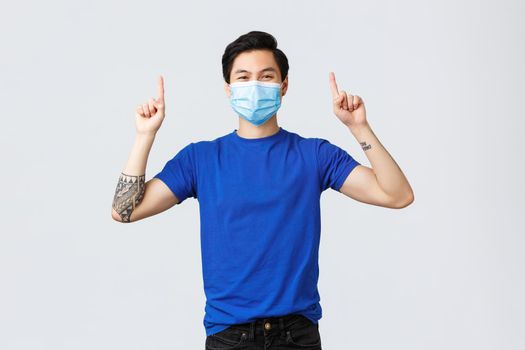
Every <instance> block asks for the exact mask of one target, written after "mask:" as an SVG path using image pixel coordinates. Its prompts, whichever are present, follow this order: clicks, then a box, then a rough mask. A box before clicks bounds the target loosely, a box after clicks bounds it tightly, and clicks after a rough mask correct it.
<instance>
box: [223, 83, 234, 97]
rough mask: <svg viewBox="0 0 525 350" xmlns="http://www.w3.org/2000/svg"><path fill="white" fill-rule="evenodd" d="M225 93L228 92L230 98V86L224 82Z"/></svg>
mask: <svg viewBox="0 0 525 350" xmlns="http://www.w3.org/2000/svg"><path fill="white" fill-rule="evenodd" d="M224 91H225V92H226V96H227V97H228V98H230V95H231V93H232V92H231V90H230V85H229V84H228V83H227V82H226V81H225V82H224Z"/></svg>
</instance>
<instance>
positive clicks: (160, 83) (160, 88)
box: [157, 75, 164, 100]
mask: <svg viewBox="0 0 525 350" xmlns="http://www.w3.org/2000/svg"><path fill="white" fill-rule="evenodd" d="M157 94H158V96H159V100H164V78H163V77H162V75H160V76H159V78H158V83H157Z"/></svg>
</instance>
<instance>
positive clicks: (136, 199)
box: [113, 173, 146, 222]
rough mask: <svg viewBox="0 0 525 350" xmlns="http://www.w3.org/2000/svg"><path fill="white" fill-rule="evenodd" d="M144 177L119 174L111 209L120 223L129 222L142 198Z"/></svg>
mask: <svg viewBox="0 0 525 350" xmlns="http://www.w3.org/2000/svg"><path fill="white" fill-rule="evenodd" d="M145 178H146V175H145V174H144V175H127V174H124V173H121V174H120V177H119V179H118V184H117V189H116V190H115V196H114V197H113V209H115V211H116V212H117V213H118V214H119V215H120V217H121V218H122V222H130V217H131V213H132V212H133V210H134V209H135V207H136V206H137V205H138V204H139V203H140V201H141V200H142V198H143V197H144V190H145Z"/></svg>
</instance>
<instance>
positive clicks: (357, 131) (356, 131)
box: [347, 122, 370, 138]
mask: <svg viewBox="0 0 525 350" xmlns="http://www.w3.org/2000/svg"><path fill="white" fill-rule="evenodd" d="M347 127H348V130H350V132H351V133H352V135H354V136H355V137H357V138H359V136H361V135H363V134H364V133H366V132H368V131H370V125H369V124H368V122H365V123H363V124H360V125H355V126H347Z"/></svg>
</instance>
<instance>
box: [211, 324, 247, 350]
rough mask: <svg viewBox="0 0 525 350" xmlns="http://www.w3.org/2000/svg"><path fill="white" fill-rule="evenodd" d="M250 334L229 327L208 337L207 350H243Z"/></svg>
mask: <svg viewBox="0 0 525 350" xmlns="http://www.w3.org/2000/svg"><path fill="white" fill-rule="evenodd" d="M246 339H248V333H246V332H245V331H241V330H239V329H233V328H231V327H228V328H226V329H224V330H222V331H220V332H218V333H215V334H210V335H209V336H207V337H206V350H230V349H231V350H233V349H242V348H243V347H244V345H246Z"/></svg>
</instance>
